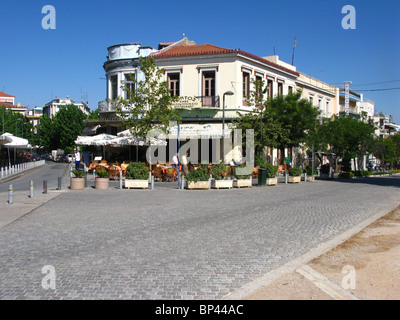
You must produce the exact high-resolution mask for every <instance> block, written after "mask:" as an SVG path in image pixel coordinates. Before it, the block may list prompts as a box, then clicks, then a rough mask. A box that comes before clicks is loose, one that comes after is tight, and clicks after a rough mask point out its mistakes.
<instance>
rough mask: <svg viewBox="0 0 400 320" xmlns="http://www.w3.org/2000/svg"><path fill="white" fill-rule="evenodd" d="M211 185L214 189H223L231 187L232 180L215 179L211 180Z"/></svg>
mask: <svg viewBox="0 0 400 320" xmlns="http://www.w3.org/2000/svg"><path fill="white" fill-rule="evenodd" d="M211 187H212V188H214V189H225V188H228V189H230V188H232V187H233V180H215V179H213V180H212V181H211Z"/></svg>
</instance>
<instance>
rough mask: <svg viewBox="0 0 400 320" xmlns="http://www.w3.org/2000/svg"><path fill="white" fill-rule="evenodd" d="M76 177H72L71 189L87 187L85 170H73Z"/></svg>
mask: <svg viewBox="0 0 400 320" xmlns="http://www.w3.org/2000/svg"><path fill="white" fill-rule="evenodd" d="M71 172H72V173H73V174H74V177H71V178H70V188H71V190H83V189H85V176H86V173H85V172H84V171H79V170H72V171H71Z"/></svg>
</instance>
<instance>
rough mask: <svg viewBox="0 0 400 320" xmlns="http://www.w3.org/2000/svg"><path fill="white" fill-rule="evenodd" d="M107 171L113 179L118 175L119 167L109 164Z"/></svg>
mask: <svg viewBox="0 0 400 320" xmlns="http://www.w3.org/2000/svg"><path fill="white" fill-rule="evenodd" d="M108 172H109V173H110V178H113V180H116V179H118V176H119V169H118V168H117V167H116V166H111V167H110V168H109V169H108Z"/></svg>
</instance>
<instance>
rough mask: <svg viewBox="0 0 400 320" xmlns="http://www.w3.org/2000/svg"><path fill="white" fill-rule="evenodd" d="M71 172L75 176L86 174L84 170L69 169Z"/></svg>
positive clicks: (81, 176) (80, 176)
mask: <svg viewBox="0 0 400 320" xmlns="http://www.w3.org/2000/svg"><path fill="white" fill-rule="evenodd" d="M71 172H72V173H73V174H74V176H75V178H83V177H85V176H86V172H84V171H80V170H71Z"/></svg>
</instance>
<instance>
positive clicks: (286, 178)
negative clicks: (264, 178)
mask: <svg viewBox="0 0 400 320" xmlns="http://www.w3.org/2000/svg"><path fill="white" fill-rule="evenodd" d="M287 182H288V175H287V174H285V183H286V184H287Z"/></svg>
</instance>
